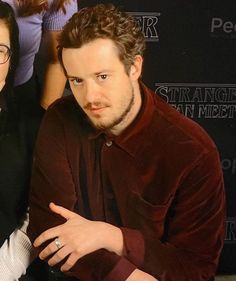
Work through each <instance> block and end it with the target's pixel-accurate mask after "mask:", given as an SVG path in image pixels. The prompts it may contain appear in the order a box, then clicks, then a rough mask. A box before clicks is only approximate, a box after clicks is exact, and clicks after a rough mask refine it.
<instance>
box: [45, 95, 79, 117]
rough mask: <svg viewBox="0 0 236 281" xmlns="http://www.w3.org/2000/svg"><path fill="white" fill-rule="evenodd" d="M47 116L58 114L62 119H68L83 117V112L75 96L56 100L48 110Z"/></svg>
mask: <svg viewBox="0 0 236 281" xmlns="http://www.w3.org/2000/svg"><path fill="white" fill-rule="evenodd" d="M47 114H57V115H59V116H60V118H62V119H66V118H68V117H69V116H70V117H72V116H78V115H80V114H81V115H83V111H82V110H81V108H80V106H79V105H78V103H77V102H76V100H75V98H74V96H73V95H69V96H66V97H62V98H60V99H58V100H56V101H55V102H54V103H53V104H52V105H50V107H49V108H48V110H47Z"/></svg>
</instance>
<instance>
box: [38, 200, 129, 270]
mask: <svg viewBox="0 0 236 281" xmlns="http://www.w3.org/2000/svg"><path fill="white" fill-rule="evenodd" d="M49 207H50V209H51V210H52V211H53V212H54V213H56V214H59V215H60V216H62V217H63V218H65V219H66V220H67V221H66V222H65V223H64V224H61V225H59V226H56V227H53V228H50V229H48V230H46V231H44V232H43V233H42V234H40V235H39V236H38V237H37V238H36V239H35V241H34V246H35V247H39V246H40V245H41V244H43V243H44V242H46V241H47V240H51V239H54V238H55V239H56V238H57V239H58V241H59V242H58V245H57V244H56V242H55V240H54V241H52V242H51V243H50V244H48V246H47V247H45V248H44V249H43V250H42V251H41V252H40V254H39V257H40V259H46V258H48V257H49V256H50V259H49V260H48V264H49V265H50V266H53V265H55V264H57V263H59V262H60V261H62V260H63V259H64V258H66V257H67V260H66V261H65V263H64V264H63V265H62V267H61V271H68V270H69V269H70V268H71V267H72V266H73V265H74V264H75V263H76V261H77V260H78V259H80V258H81V257H83V256H85V255H87V254H89V253H92V252H94V251H96V250H99V249H102V248H104V249H107V250H108V251H112V252H115V253H116V254H118V255H122V252H123V235H122V232H121V230H120V229H119V228H118V227H115V226H113V225H111V224H108V223H105V222H100V221H90V220H87V219H85V218H83V217H82V216H80V215H78V214H76V213H74V212H71V211H69V210H68V209H65V208H63V207H61V206H58V205H55V204H54V203H50V205H49Z"/></svg>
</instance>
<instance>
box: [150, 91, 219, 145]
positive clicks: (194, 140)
mask: <svg viewBox="0 0 236 281" xmlns="http://www.w3.org/2000/svg"><path fill="white" fill-rule="evenodd" d="M155 102H156V110H155V118H154V119H155V120H156V122H155V121H154V122H153V126H156V127H157V128H160V127H161V129H160V131H161V132H162V134H161V135H162V138H163V139H165V142H168V140H169V141H170V142H174V143H175V144H176V145H178V143H183V142H184V143H186V148H187V146H188V145H187V144H191V145H194V146H199V148H200V149H203V148H205V149H210V150H211V149H212V148H215V144H214V142H213V140H212V138H211V136H210V135H209V134H208V132H207V131H206V130H205V129H204V128H203V127H202V126H201V125H200V124H199V123H197V122H196V121H195V120H193V119H191V118H189V117H187V116H185V115H184V114H182V113H180V112H179V111H177V110H176V109H175V108H174V107H172V106H171V105H170V104H168V103H167V102H166V101H165V100H163V99H162V98H161V97H160V96H159V95H158V94H156V97H155ZM154 123H156V124H154ZM160 131H159V132H157V134H159V133H160ZM191 145H190V147H191Z"/></svg>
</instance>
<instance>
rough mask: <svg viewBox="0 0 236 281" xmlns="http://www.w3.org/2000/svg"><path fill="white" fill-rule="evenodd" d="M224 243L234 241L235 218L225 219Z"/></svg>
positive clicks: (235, 238) (235, 233)
mask: <svg viewBox="0 0 236 281" xmlns="http://www.w3.org/2000/svg"><path fill="white" fill-rule="evenodd" d="M225 243H227V244H228V243H229V244H233V243H236V218H227V219H226V237H225Z"/></svg>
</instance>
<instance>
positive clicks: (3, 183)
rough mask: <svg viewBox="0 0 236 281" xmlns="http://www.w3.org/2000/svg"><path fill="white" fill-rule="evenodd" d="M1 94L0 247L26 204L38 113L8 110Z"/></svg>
mask: <svg viewBox="0 0 236 281" xmlns="http://www.w3.org/2000/svg"><path fill="white" fill-rule="evenodd" d="M3 94H4V89H3V91H2V92H1V93H0V96H1V98H0V225H1V231H0V246H1V245H2V244H3V242H4V240H5V239H7V238H8V237H9V235H10V234H11V233H12V232H13V231H14V229H15V228H16V227H18V226H20V223H21V220H22V219H23V216H24V214H25V212H26V209H27V206H28V191H29V185H30V184H29V182H30V173H31V172H30V171H31V164H32V154H33V146H34V142H35V138H36V133H37V129H38V126H39V122H40V119H41V116H40V115H38V114H35V112H34V111H33V109H32V111H28V112H26V111H25V112H22V111H21V108H18V107H17V105H16V104H14V106H13V107H12V108H11V110H10V109H7V107H6V104H5V102H4V99H3Z"/></svg>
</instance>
